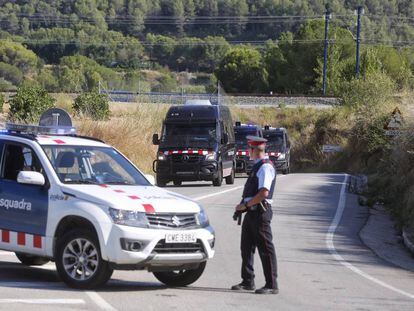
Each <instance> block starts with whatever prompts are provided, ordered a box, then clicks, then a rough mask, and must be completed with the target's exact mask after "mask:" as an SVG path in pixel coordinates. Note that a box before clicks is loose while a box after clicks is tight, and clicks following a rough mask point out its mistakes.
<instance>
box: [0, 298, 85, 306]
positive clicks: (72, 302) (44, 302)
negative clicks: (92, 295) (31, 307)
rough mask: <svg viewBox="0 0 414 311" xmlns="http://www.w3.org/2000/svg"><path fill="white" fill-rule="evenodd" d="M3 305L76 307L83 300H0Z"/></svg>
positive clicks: (83, 301) (83, 302)
mask: <svg viewBox="0 0 414 311" xmlns="http://www.w3.org/2000/svg"><path fill="white" fill-rule="evenodd" d="M5 303H25V304H37V305H38V304H42V305H57V304H59V305H61V304H62V305H77V304H85V300H83V299H0V304H5Z"/></svg>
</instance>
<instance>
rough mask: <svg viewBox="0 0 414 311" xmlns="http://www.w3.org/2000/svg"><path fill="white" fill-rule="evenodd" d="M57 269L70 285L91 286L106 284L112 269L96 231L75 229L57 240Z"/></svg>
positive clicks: (86, 287)
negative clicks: (106, 259) (102, 250)
mask: <svg viewBox="0 0 414 311" xmlns="http://www.w3.org/2000/svg"><path fill="white" fill-rule="evenodd" d="M55 261H56V269H57V272H58V273H59V276H60V277H61V279H62V280H63V281H64V282H65V283H66V284H67V285H68V286H70V287H73V288H78V289H91V288H95V287H98V286H100V285H103V284H105V283H106V282H107V281H108V280H109V279H110V278H111V275H112V272H113V269H112V268H110V266H109V263H108V262H107V261H105V260H103V259H102V257H101V250H100V248H99V242H98V238H97V237H96V234H95V233H94V232H92V231H90V230H84V229H75V230H71V231H69V232H68V233H66V234H65V235H64V236H63V237H61V238H60V239H59V240H58V241H57V246H56V253H55Z"/></svg>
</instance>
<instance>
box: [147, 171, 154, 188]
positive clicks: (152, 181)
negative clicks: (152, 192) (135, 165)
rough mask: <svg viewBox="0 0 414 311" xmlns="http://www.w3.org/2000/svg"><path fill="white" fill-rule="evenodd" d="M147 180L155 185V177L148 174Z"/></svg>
mask: <svg viewBox="0 0 414 311" xmlns="http://www.w3.org/2000/svg"><path fill="white" fill-rule="evenodd" d="M145 178H146V179H148V181H149V182H150V183H151V185H155V177H154V176H152V175H150V174H146V175H145Z"/></svg>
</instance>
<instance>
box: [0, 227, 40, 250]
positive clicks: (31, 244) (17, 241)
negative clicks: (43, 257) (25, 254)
mask: <svg viewBox="0 0 414 311" xmlns="http://www.w3.org/2000/svg"><path fill="white" fill-rule="evenodd" d="M0 232H1V233H0V243H3V244H8V245H13V246H19V247H22V249H43V248H44V236H41V235H37V234H30V233H25V232H15V231H10V230H5V229H0Z"/></svg>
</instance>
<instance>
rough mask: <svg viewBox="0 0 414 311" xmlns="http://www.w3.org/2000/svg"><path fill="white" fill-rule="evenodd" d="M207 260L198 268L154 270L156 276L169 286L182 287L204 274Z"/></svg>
mask: <svg viewBox="0 0 414 311" xmlns="http://www.w3.org/2000/svg"><path fill="white" fill-rule="evenodd" d="M205 268H206V262H205V261H204V262H202V263H200V265H199V266H198V268H197V269H192V270H180V271H167V272H165V271H163V272H154V276H155V277H156V278H157V279H158V280H159V281H160V282H162V283H164V284H165V285H167V286H172V287H181V286H187V285H190V284H193V283H194V282H195V281H197V280H198V279H199V278H200V276H201V275H202V274H203V272H204V269H205Z"/></svg>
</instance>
